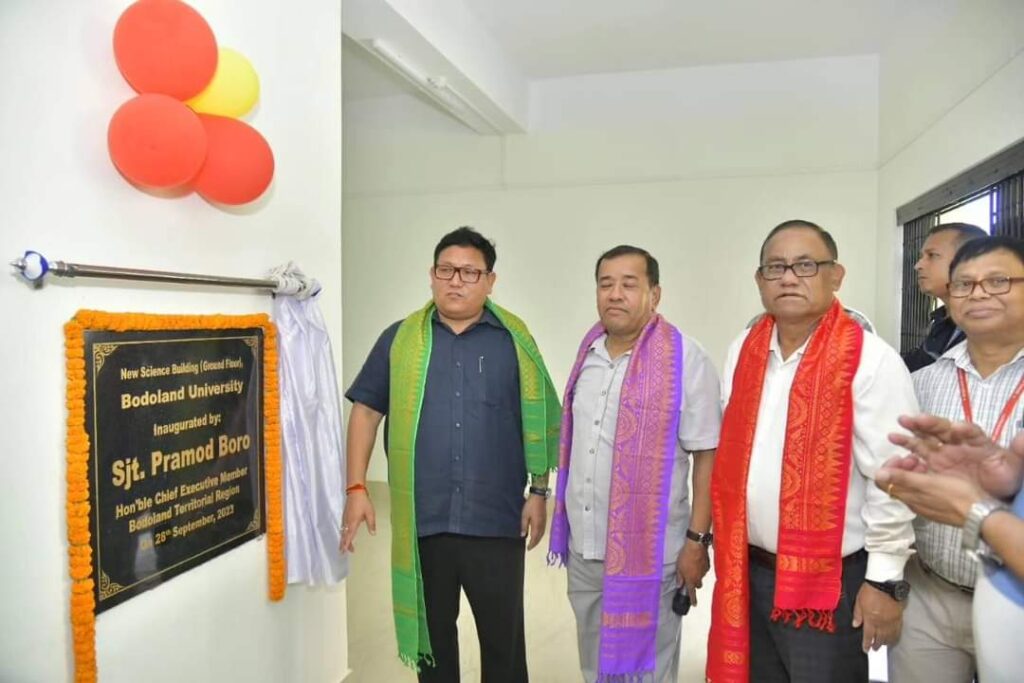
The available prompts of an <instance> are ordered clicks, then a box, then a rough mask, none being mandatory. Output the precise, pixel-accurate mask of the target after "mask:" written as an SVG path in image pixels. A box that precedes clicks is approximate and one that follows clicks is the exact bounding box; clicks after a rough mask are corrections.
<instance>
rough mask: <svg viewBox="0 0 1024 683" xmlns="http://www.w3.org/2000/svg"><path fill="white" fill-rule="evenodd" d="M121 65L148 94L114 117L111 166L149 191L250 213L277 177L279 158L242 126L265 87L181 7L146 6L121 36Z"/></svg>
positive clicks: (126, 19)
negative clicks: (244, 207) (246, 207)
mask: <svg viewBox="0 0 1024 683" xmlns="http://www.w3.org/2000/svg"><path fill="white" fill-rule="evenodd" d="M114 57H115V59H116V60H117V66H118V68H119V69H120V70H121V74H122V75H123V76H124V78H125V80H126V81H128V84H129V85H131V87H132V88H133V89H134V90H135V91H136V92H138V93H139V95H138V96H137V97H134V98H132V99H130V100H128V101H127V102H125V103H124V104H122V105H121V107H120V108H119V109H118V110H117V111H116V112H114V115H113V117H111V119H110V127H109V128H108V130H107V146H108V148H109V150H110V159H111V160H112V161H113V162H114V166H115V167H117V170H118V171H119V172H120V173H121V175H123V176H124V177H125V178H127V179H128V181H129V182H131V183H133V184H135V185H137V186H139V187H142V188H144V189H147V190H157V191H164V192H166V191H184V192H188V191H192V190H194V191H195V192H197V193H198V194H199V195H200V196H201V197H203V198H204V199H206V200H207V201H210V202H215V203H219V204H232V205H237V204H246V203H248V202H251V201H253V200H255V199H257V198H258V197H259V196H260V195H262V194H263V192H264V191H265V190H266V189H267V187H268V186H269V185H270V181H271V179H272V178H273V176H274V154H273V152H272V151H271V150H270V145H269V144H267V141H266V140H265V139H264V138H263V136H262V135H260V134H259V132H258V131H256V129H254V128H253V127H252V126H250V125H248V124H247V123H245V122H244V121H240V120H239V117H241V116H244V115H245V114H246V113H247V112H249V111H250V110H251V109H252V108H253V106H254V105H255V104H256V100H257V99H258V98H259V90H260V85H259V78H258V77H257V75H256V72H255V70H254V69H253V68H252V65H251V64H250V63H249V61H248V60H247V59H246V58H245V57H244V56H242V55H241V54H239V53H238V52H236V51H234V50H232V49H230V48H226V47H221V48H219V49H218V47H217V40H216V38H214V35H213V31H212V30H211V29H210V26H209V24H207V23H206V20H205V19H203V17H202V16H201V15H200V14H199V13H198V12H197V11H196V10H194V9H193V8H192V7H190V6H188V5H186V4H185V3H184V2H181V1H180V0H138V2H136V3H134V4H132V5H131V6H129V7H128V9H126V10H125V11H124V13H123V14H122V15H121V17H120V19H118V21H117V26H116V27H115V28H114Z"/></svg>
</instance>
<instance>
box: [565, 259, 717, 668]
mask: <svg viewBox="0 0 1024 683" xmlns="http://www.w3.org/2000/svg"><path fill="white" fill-rule="evenodd" d="M594 276H595V280H596V281H597V313H598V317H599V318H600V320H599V322H598V323H596V324H595V325H594V326H593V327H592V328H591V329H590V331H589V332H588V333H587V334H586V335H585V336H584V338H583V342H582V344H581V345H580V348H579V352H578V354H577V358H576V363H575V365H574V367H573V369H572V372H571V373H570V378H569V383H568V386H567V388H566V391H565V397H566V398H565V409H564V412H563V417H562V433H563V438H562V448H561V453H560V454H559V463H558V493H557V497H556V500H555V516H554V518H553V520H552V523H551V550H550V553H549V555H548V558H549V561H552V562H558V563H560V564H567V565H568V574H569V577H568V593H569V603H570V604H571V605H572V609H573V613H574V614H575V615H576V630H577V635H578V644H579V656H580V666H581V669H582V672H583V679H584V681H586V682H587V683H594V682H595V681H610V680H630V681H632V680H638V681H639V680H645V681H646V680H650V681H654V682H655V683H673V682H674V681H675V680H676V679H677V676H678V674H679V639H680V630H681V629H680V613H679V612H673V598H674V596H675V595H676V593H677V589H683V590H685V591H686V594H687V595H688V596H689V599H690V600H691V601H692V602H693V603H694V604H696V602H697V589H698V588H700V587H701V584H702V580H703V577H704V575H705V574H706V573H707V571H708V569H709V568H710V563H709V560H708V546H709V545H710V544H711V534H710V533H709V532H710V526H711V500H710V496H709V492H708V486H709V483H710V479H711V466H712V463H713V460H714V453H715V450H714V449H715V446H716V445H717V444H718V428H719V424H720V421H721V406H720V404H719V383H718V374H717V373H716V372H715V368H714V366H713V365H712V364H711V361H710V359H709V358H708V357H707V354H706V353H705V352H704V349H702V348H701V346H700V344H698V343H697V342H696V341H695V340H693V339H691V338H689V337H687V336H686V335H684V334H682V333H681V332H680V331H679V330H678V329H676V328H675V327H674V326H673V325H671V324H670V323H669V322H667V321H666V320H665V319H664V318H663V317H662V316H661V315H659V314H658V313H657V307H658V303H659V301H660V300H661V286H660V285H659V272H658V261H657V259H655V258H654V257H653V256H651V254H650V253H649V252H647V251H646V250H644V249H640V248H639V247H634V246H630V245H620V246H618V247H615V248H613V249H610V250H608V251H606V252H605V253H604V254H602V255H601V256H600V257H599V258H598V260H597V265H596V266H595V272H594ZM691 453H692V454H693V463H694V464H693V495H692V498H691V496H690V495H689V486H688V474H689V469H690V467H689V464H690V460H689V459H690V454H691ZM691 499H692V501H693V511H692V515H691V508H690V500H691ZM681 597H682V596H681ZM680 609H682V608H680Z"/></svg>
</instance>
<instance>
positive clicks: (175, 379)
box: [85, 328, 266, 613]
mask: <svg viewBox="0 0 1024 683" xmlns="http://www.w3.org/2000/svg"><path fill="white" fill-rule="evenodd" d="M85 358H86V400H85V404H86V431H87V432H88V433H89V441H90V448H91V452H90V461H89V479H90V491H91V493H90V503H91V506H92V507H91V517H92V520H91V523H92V550H93V566H94V572H95V574H94V576H93V578H94V580H95V584H96V612H97V613H99V612H102V611H103V610H105V609H107V608H110V607H113V606H115V605H117V604H119V603H121V602H124V601H125V600H127V599H128V598H131V597H133V596H135V595H137V594H138V593H140V592H142V591H145V590H148V589H150V588H153V587H154V586H156V585H158V584H160V583H162V582H163V581H166V580H168V579H170V578H172V577H174V576H176V575H178V574H180V573H182V572H184V571H188V570H189V569H191V568H192V567H195V566H196V565H199V564H202V563H203V562H206V561H207V560H210V559H212V558H214V557H216V556H218V555H220V554H221V553H224V552H226V551H228V550H230V549H232V548H234V547H237V546H238V545H241V544H242V543H245V542H246V541H248V540H251V539H253V538H255V537H256V536H258V535H260V534H262V533H264V532H265V530H266V514H265V509H264V499H263V330H262V329H260V328H251V329H233V330H221V329H218V330H187V331H165V332H139V331H134V332H109V331H88V330H87V331H86V332H85Z"/></svg>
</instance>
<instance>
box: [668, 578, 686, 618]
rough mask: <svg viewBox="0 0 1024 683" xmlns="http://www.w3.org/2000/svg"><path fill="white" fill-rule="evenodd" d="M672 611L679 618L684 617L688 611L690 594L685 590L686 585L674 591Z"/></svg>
mask: <svg viewBox="0 0 1024 683" xmlns="http://www.w3.org/2000/svg"><path fill="white" fill-rule="evenodd" d="M672 611H673V612H675V613H676V614H678V615H679V616H684V615H685V614H686V613H687V612H689V611H690V593H689V592H688V591H687V590H686V584H685V583H684V584H683V585H682V586H680V587H679V588H677V589H676V594H675V595H673V596H672Z"/></svg>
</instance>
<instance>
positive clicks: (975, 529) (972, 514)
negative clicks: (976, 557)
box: [960, 500, 1009, 553]
mask: <svg viewBox="0 0 1024 683" xmlns="http://www.w3.org/2000/svg"><path fill="white" fill-rule="evenodd" d="M1008 509H1009V507H1008V506H1007V505H1006V504H1005V503H1001V502H999V501H997V500H979V501H976V502H975V503H974V504H973V505H971V509H970V510H968V511H967V518H966V519H965V520H964V527H963V534H962V535H961V536H960V547H961V548H963V549H964V550H966V551H967V552H969V553H977V552H978V550H980V549H981V545H982V540H981V525H982V524H983V523H984V522H985V520H986V519H988V516H989V515H991V514H992V513H993V512H997V511H999V510H1008Z"/></svg>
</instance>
